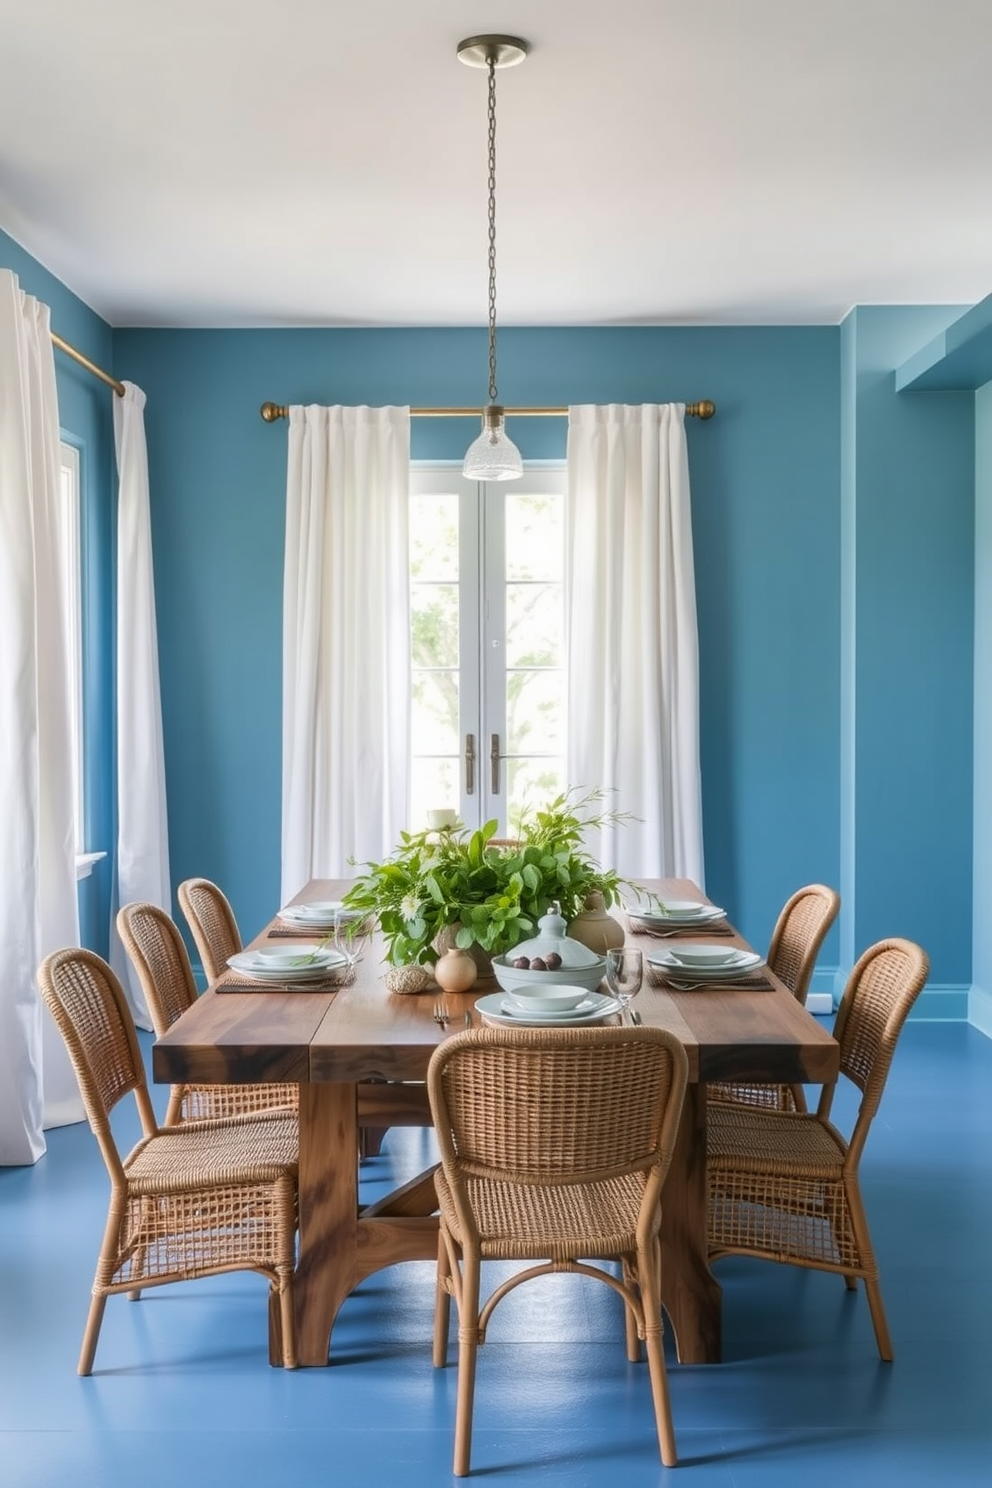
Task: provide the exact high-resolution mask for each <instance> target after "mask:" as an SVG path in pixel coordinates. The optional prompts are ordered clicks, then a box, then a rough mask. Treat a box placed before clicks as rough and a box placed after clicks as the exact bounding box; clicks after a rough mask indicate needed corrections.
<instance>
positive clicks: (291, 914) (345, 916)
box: [279, 899, 365, 929]
mask: <svg viewBox="0 0 992 1488" xmlns="http://www.w3.org/2000/svg"><path fill="white" fill-rule="evenodd" d="M364 915H365V911H364V910H361V909H349V908H348V906H347V905H346V904H344V903H343V902H342V901H341V900H340V899H321V900H316V901H314V902H312V903H310V904H287V905H286V907H285V909H281V910H280V911H279V918H280V919H281V920H288V921H289V922H290V924H293V925H312V926H313V927H314V928H315V929H320V928H322V927H323V926H327V925H333V924H334V921H335V919H337V920H338V921H339V922H340V923H341V924H342V925H345V924H347V923H348V921H349V920H360V919H363V918H364Z"/></svg>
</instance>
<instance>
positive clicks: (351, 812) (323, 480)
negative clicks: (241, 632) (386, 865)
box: [282, 406, 410, 903]
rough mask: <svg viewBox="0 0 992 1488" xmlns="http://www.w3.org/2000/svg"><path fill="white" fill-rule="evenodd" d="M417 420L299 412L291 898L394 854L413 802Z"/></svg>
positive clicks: (291, 652)
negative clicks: (412, 534) (411, 538)
mask: <svg viewBox="0 0 992 1488" xmlns="http://www.w3.org/2000/svg"><path fill="white" fill-rule="evenodd" d="M409 486H410V410H409V409H408V408H364V407H357V408H342V407H334V408H322V407H313V406H311V407H307V408H303V407H291V408H290V410H289V456H288V472H287V482H286V566H285V580H284V591H283V790H282V808H283V810H282V897H283V902H284V903H285V902H286V900H287V899H289V898H291V897H292V896H293V895H294V894H296V893H298V892H299V890H300V889H301V888H302V887H303V885H304V884H305V883H306V882H307V880H308V879H310V878H313V877H321V876H323V877H347V876H351V875H352V874H353V873H354V872H355V871H356V870H355V867H354V866H353V861H352V860H354V862H356V863H362V862H366V861H369V860H375V859H380V858H382V857H384V856H386V855H387V854H389V853H390V852H391V851H392V850H393V848H394V847H395V846H396V843H397V842H398V840H399V834H400V832H401V830H403V829H404V828H405V826H406V818H407V802H408V798H409V762H408V761H409V736H410V639H409V610H410V599H409V579H408V566H407V565H408V557H407V545H408V530H409V510H408V509H409Z"/></svg>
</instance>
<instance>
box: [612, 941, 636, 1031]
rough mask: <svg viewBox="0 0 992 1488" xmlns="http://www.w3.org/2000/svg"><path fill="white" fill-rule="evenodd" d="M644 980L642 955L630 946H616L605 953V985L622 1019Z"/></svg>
mask: <svg viewBox="0 0 992 1488" xmlns="http://www.w3.org/2000/svg"><path fill="white" fill-rule="evenodd" d="M643 978H644V955H643V952H641V951H636V950H633V949H632V948H631V947H630V946H618V947H617V949H616V950H612V951H607V953H606V984H607V986H608V987H609V989H610V991H611V992H612V993H613V996H614V997H615V998H616V1000H617V1002H619V1003H620V1009H621V1013H620V1015H621V1017H623V1016H624V1015H625V1014H626V1012H627V1009H628V1008H629V1007H630V1004H631V1003H632V1002H633V1000H634V998H635V997H636V996H637V994H638V992H639V991H640V990H641V982H642V980H643Z"/></svg>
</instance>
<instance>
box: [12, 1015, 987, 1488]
mask: <svg viewBox="0 0 992 1488" xmlns="http://www.w3.org/2000/svg"><path fill="white" fill-rule="evenodd" d="M156 1099H157V1101H158V1103H159V1105H160V1106H161V1105H162V1104H163V1103H164V1100H163V1092H161V1091H158V1092H157V1093H156ZM850 1104H851V1103H850V1101H845V1102H843V1103H839V1106H838V1114H839V1116H840V1117H841V1118H843V1117H844V1116H845V1115H846V1113H847V1112H848V1111H849V1109H850ZM121 1131H122V1134H123V1136H124V1138H125V1139H130V1138H131V1137H132V1136H133V1134H134V1124H133V1119H132V1118H131V1115H130V1112H128V1118H127V1121H126V1122H121ZM428 1142H429V1138H428V1136H427V1134H425V1133H422V1132H393V1133H391V1134H390V1137H389V1138H388V1139H387V1150H386V1151H385V1152H384V1153H383V1155H382V1157H380V1158H378V1159H375V1160H374V1161H372V1162H369V1163H367V1164H365V1165H364V1168H363V1177H364V1180H365V1189H366V1194H365V1196H366V1198H372V1197H375V1196H376V1195H377V1194H378V1193H379V1192H381V1191H382V1190H383V1189H384V1188H385V1187H386V1186H392V1181H393V1179H394V1177H400V1178H402V1177H406V1176H409V1175H410V1174H411V1173H413V1172H415V1171H417V1170H418V1169H419V1168H420V1167H421V1166H423V1164H424V1161H426V1160H427V1159H429V1157H430V1155H431V1151H430V1147H429V1145H428ZM862 1175H863V1182H864V1189H865V1197H866V1203H867V1206H868V1212H869V1219H870V1221H871V1224H872V1231H873V1235H874V1239H875V1244H876V1249H877V1250H878V1252H879V1258H880V1264H881V1267H882V1287H883V1293H884V1296H885V1301H886V1305H887V1309H888V1314H889V1321H890V1324H891V1329H892V1335H893V1341H894V1344H895V1351H896V1361H895V1363H894V1364H893V1365H884V1364H881V1363H880V1362H879V1360H878V1355H877V1353H876V1350H875V1343H874V1338H873V1334H872V1330H871V1324H870V1321H869V1317H868V1309H867V1305H866V1302H865V1299H864V1295H863V1293H862V1292H858V1293H857V1294H851V1293H847V1292H845V1289H844V1286H843V1283H842V1282H841V1281H840V1279H839V1278H836V1277H830V1276H822V1275H814V1274H811V1273H804V1272H800V1271H795V1270H792V1269H789V1268H785V1267H777V1266H772V1265H768V1264H764V1263H760V1262H751V1261H743V1260H737V1259H731V1260H726V1261H724V1262H722V1263H720V1264H719V1266H718V1268H717V1273H718V1276H719V1279H720V1281H721V1282H722V1284H723V1287H724V1304H725V1324H724V1326H725V1356H726V1357H725V1362H724V1363H723V1364H721V1365H719V1366H711V1367H707V1368H703V1367H695V1368H682V1367H680V1366H679V1365H678V1364H677V1363H675V1362H674V1361H672V1363H671V1368H670V1377H671V1386H672V1401H673V1410H674V1416H675V1427H676V1432H677V1436H678V1444H679V1451H680V1456H681V1464H682V1465H681V1466H680V1467H679V1468H678V1469H675V1470H674V1472H675V1474H676V1476H675V1477H674V1478H673V1471H672V1470H666V1469H665V1468H663V1467H662V1466H661V1463H660V1461H659V1458H658V1452H657V1443H656V1438H655V1433H654V1425H653V1417H652V1413H651V1404H650V1396H649V1391H648V1378H647V1369H646V1366H645V1365H631V1364H628V1363H627V1360H626V1358H625V1353H624V1345H623V1327H622V1318H621V1315H620V1308H619V1303H618V1302H617V1299H616V1298H615V1296H614V1294H613V1293H612V1292H610V1291H609V1290H608V1289H607V1288H606V1287H601V1286H598V1285H597V1284H596V1283H593V1282H587V1281H584V1280H582V1279H581V1278H576V1277H549V1278H545V1279H544V1280H542V1281H539V1282H535V1283H531V1284H530V1285H529V1286H528V1287H523V1288H521V1289H520V1291H519V1292H516V1293H513V1294H511V1296H510V1298H508V1299H507V1301H506V1302H505V1303H504V1304H502V1306H501V1308H500V1309H499V1310H498V1311H497V1313H496V1315H495V1319H494V1322H493V1326H492V1328H491V1331H490V1341H489V1342H488V1343H487V1344H486V1346H485V1348H484V1349H483V1351H482V1353H481V1355H480V1362H479V1375H478V1387H477V1406H476V1427H475V1441H474V1449H473V1472H474V1474H475V1475H476V1476H478V1477H480V1478H482V1479H484V1480H485V1481H488V1482H491V1483H505V1484H506V1485H508V1488H531V1485H541V1488H558V1485H562V1488H564V1485H568V1488H613V1485H615V1484H616V1483H617V1482H618V1481H621V1482H622V1483H623V1485H624V1488H648V1485H655V1484H659V1483H662V1482H665V1481H666V1480H667V1481H669V1482H671V1481H676V1482H681V1481H683V1480H684V1481H685V1482H686V1483H691V1484H693V1485H696V1488H709V1485H714V1488H758V1485H761V1488H776V1485H778V1484H782V1485H783V1488H796V1485H797V1484H798V1485H801V1488H820V1485H823V1488H828V1485H829V1488H837V1485H841V1488H862V1485H865V1488H867V1485H871V1488H879V1485H881V1484H888V1483H898V1484H899V1485H900V1488H917V1485H919V1488H932V1485H938V1484H941V1485H942V1484H945V1483H946V1484H954V1485H964V1488H970V1485H975V1488H979V1485H981V1488H990V1485H992V1268H990V1265H989V1250H988V1247H989V1235H990V1234H992V1041H990V1040H987V1039H985V1038H983V1037H982V1035H980V1034H979V1033H978V1032H976V1030H975V1029H973V1028H969V1027H967V1026H966V1025H963V1024H949V1023H948V1024H935V1023H930V1024H926V1023H920V1024H910V1025H909V1027H908V1028H907V1030H906V1032H905V1033H904V1035H903V1039H902V1042H901V1045H900V1048H899V1051H898V1053H897V1056H896V1061H895V1066H894V1069H893V1072H892V1076H891V1078H890V1082H889V1087H888V1090H887V1092H886V1095H885V1099H884V1101H883V1105H882V1110H881V1114H880V1116H879V1117H878V1119H877V1120H876V1123H875V1126H874V1128H873V1132H872V1137H871V1139H870V1141H869V1146H868V1151H867V1153H866V1156H865V1159H864V1161H863V1164H862ZM106 1198H107V1185H106V1180H105V1176H104V1170H103V1167H102V1164H101V1161H100V1158H99V1155H98V1153H97V1149H96V1144H95V1142H94V1140H93V1138H92V1137H91V1135H90V1133H89V1129H88V1128H87V1127H84V1126H77V1127H68V1128H64V1129H62V1130H60V1131H54V1132H50V1133H49V1151H48V1154H47V1156H46V1157H45V1158H43V1159H42V1161H41V1162H39V1163H38V1164H37V1165H36V1166H35V1167H34V1168H30V1169H27V1168H25V1169H0V1485H2V1488H117V1485H121V1488H125V1485H127V1488H131V1485H138V1488H175V1485H176V1484H177V1483H182V1484H184V1485H187V1488H215V1485H217V1488H226V1485H231V1488H234V1485H237V1488H283V1485H290V1484H293V1483H294V1482H303V1481H306V1480H313V1481H316V1482H319V1483H326V1484H329V1485H332V1488H379V1485H383V1488H386V1485H393V1484H402V1485H403V1488H428V1485H431V1488H432V1485H436V1484H438V1483H442V1482H446V1481H448V1480H450V1479H451V1448H452V1424H453V1419H454V1397H455V1371H454V1369H453V1368H449V1369H447V1370H444V1371H438V1372H435V1371H434V1370H433V1369H432V1367H431V1359H430V1337H431V1318H432V1308H433V1284H432V1273H433V1268H432V1267H431V1266H430V1265H427V1264H416V1265H409V1266H403V1267H396V1268H394V1269H392V1270H391V1271H387V1272H383V1273H380V1274H379V1275H378V1276H376V1277H373V1278H371V1279H370V1280H369V1282H367V1283H366V1284H365V1285H364V1286H363V1287H362V1288H361V1289H360V1290H359V1291H358V1292H357V1293H355V1295H354V1296H353V1297H351V1298H350V1299H349V1300H348V1302H347V1303H346V1304H345V1307H344V1309H343V1310H342V1313H341V1315H340V1317H339V1321H338V1325H337V1327H336V1329H335V1334H334V1350H333V1360H334V1362H333V1363H332V1365H331V1366H330V1367H329V1368H328V1369H325V1370H316V1369H311V1370H300V1371H297V1372H296V1373H286V1372H284V1371H282V1370H278V1369H270V1368H269V1366H268V1364H267V1362H266V1361H267V1351H266V1305H265V1292H266V1287H265V1283H264V1282H263V1281H262V1280H261V1279H260V1278H256V1277H250V1276H249V1277H225V1278H221V1279H218V1280H206V1281H200V1282H196V1283H192V1284H188V1285H186V1286H182V1287H171V1288H161V1289H158V1290H153V1291H150V1292H146V1293H145V1296H144V1298H143V1299H142V1301H141V1302H140V1303H137V1304H133V1303H130V1302H128V1301H127V1300H126V1299H124V1298H111V1299H110V1301H109V1302H108V1304H107V1312H106V1316H105V1320H104V1325H103V1331H102V1334H101V1338H100V1345H99V1349H98V1352H97V1358H96V1372H95V1374H94V1375H93V1377H92V1378H90V1379H88V1380H80V1379H79V1378H77V1376H76V1374H75V1365H76V1358H77V1355H78V1352H79V1345H80V1340H81V1336H82V1329H83V1322H84V1318H85V1315H86V1308H87V1304H88V1294H89V1287H90V1282H91V1280H92V1274H93V1265H94V1261H95V1257H96V1251H97V1247H98V1244H99V1240H100V1235H101V1233H102V1228H103V1223H104V1219H105V1215H106Z"/></svg>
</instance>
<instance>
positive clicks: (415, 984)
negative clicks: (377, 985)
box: [385, 966, 431, 992]
mask: <svg viewBox="0 0 992 1488" xmlns="http://www.w3.org/2000/svg"><path fill="white" fill-rule="evenodd" d="M385 980H386V986H387V988H388V989H389V991H390V992H423V991H424V990H425V989H426V988H427V987H429V986H430V984H431V974H430V972H429V971H428V970H427V967H426V966H394V967H392V968H391V969H390V970H389V971H387V972H386V978H385Z"/></svg>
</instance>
